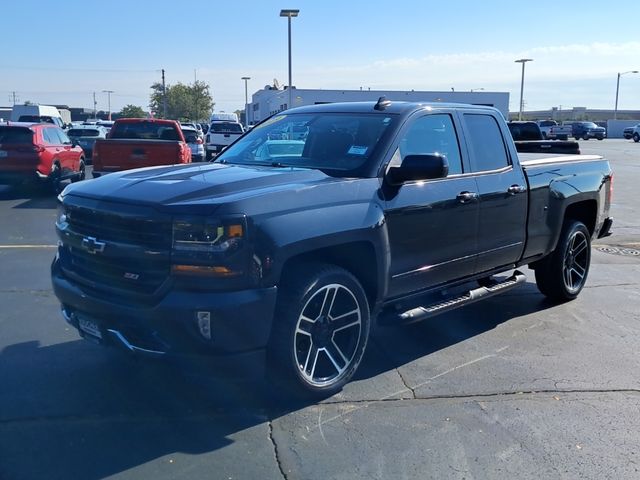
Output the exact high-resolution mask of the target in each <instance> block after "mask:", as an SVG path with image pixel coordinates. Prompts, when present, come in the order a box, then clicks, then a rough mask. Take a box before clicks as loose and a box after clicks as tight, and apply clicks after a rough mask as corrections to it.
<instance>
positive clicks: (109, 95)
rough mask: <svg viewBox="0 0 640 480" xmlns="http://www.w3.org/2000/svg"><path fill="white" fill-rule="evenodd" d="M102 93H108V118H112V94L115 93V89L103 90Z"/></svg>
mask: <svg viewBox="0 0 640 480" xmlns="http://www.w3.org/2000/svg"><path fill="white" fill-rule="evenodd" d="M102 93H106V94H107V105H108V106H109V107H108V108H109V116H108V117H107V119H108V120H111V94H112V93H113V90H102Z"/></svg>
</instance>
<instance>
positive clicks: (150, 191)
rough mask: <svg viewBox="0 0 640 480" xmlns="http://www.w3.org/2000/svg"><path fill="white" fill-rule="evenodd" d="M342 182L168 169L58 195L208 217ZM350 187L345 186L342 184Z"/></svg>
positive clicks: (287, 172) (247, 169)
mask: <svg viewBox="0 0 640 480" xmlns="http://www.w3.org/2000/svg"><path fill="white" fill-rule="evenodd" d="M339 181H340V182H344V179H337V178H333V177H330V176H328V175H326V174H324V173H323V172H321V171H319V170H310V169H297V168H291V167H283V168H276V167H259V166H244V165H223V164H215V163H214V164H211V163H208V164H204V165H173V166H168V167H150V168H141V169H136V170H127V171H124V172H118V173H112V174H109V175H105V176H102V177H100V178H97V179H94V180H91V181H88V182H86V181H85V182H79V183H74V184H71V185H69V186H68V187H67V188H66V189H65V191H64V192H63V195H64V196H66V195H71V196H79V197H84V198H89V199H93V200H98V201H106V202H115V203H124V204H135V205H147V206H151V207H153V208H155V209H157V210H160V211H164V212H167V213H178V212H181V211H186V212H189V213H194V214H200V213H202V214H208V213H211V212H212V211H213V210H214V209H215V208H216V207H218V206H220V205H221V204H229V203H238V202H246V201H247V200H248V199H251V198H255V197H265V196H272V195H273V194H276V193H280V192H283V191H286V192H288V193H291V192H299V191H300V190H302V189H306V188H315V187H318V186H320V185H323V184H335V183H337V182H339ZM347 183H349V182H347Z"/></svg>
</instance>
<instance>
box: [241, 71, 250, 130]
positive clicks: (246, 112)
mask: <svg viewBox="0 0 640 480" xmlns="http://www.w3.org/2000/svg"><path fill="white" fill-rule="evenodd" d="M242 80H244V126H245V127H248V126H249V91H248V87H247V82H248V81H249V80H251V77H242Z"/></svg>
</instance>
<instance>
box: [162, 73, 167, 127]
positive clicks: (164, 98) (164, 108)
mask: <svg viewBox="0 0 640 480" xmlns="http://www.w3.org/2000/svg"><path fill="white" fill-rule="evenodd" d="M162 112H163V113H162V116H163V118H167V85H166V83H165V82H164V68H163V69H162Z"/></svg>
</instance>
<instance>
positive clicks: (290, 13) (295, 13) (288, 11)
mask: <svg viewBox="0 0 640 480" xmlns="http://www.w3.org/2000/svg"><path fill="white" fill-rule="evenodd" d="M298 13H300V10H293V9H283V10H280V16H281V17H287V22H288V24H289V86H288V87H287V89H288V90H289V103H288V104H287V108H291V106H292V105H291V102H292V98H293V97H292V94H291V17H297V16H298Z"/></svg>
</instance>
